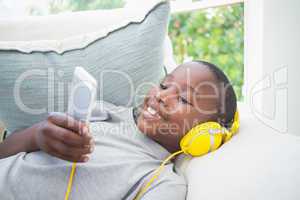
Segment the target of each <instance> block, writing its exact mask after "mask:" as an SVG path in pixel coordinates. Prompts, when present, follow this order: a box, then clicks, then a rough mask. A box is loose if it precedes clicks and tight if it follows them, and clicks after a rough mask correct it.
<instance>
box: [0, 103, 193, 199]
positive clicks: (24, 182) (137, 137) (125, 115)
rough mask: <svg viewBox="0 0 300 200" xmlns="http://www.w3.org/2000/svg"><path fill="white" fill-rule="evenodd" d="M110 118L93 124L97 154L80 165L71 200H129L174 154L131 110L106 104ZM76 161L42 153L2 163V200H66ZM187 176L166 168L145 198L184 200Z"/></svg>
mask: <svg viewBox="0 0 300 200" xmlns="http://www.w3.org/2000/svg"><path fill="white" fill-rule="evenodd" d="M104 107H105V109H107V110H109V112H110V113H111V116H112V117H111V119H110V120H108V121H104V122H97V123H92V124H91V132H92V134H93V137H94V139H95V150H94V152H93V153H92V155H91V159H90V160H89V161H88V163H78V164H77V169H76V174H75V178H74V182H73V187H72V191H71V195H70V199H71V200H76V199H78V200H95V199H100V200H119V199H120V200H121V199H124V200H129V199H133V198H134V196H135V195H136V193H137V192H138V190H139V189H140V188H141V185H142V184H144V183H145V182H146V181H147V180H149V178H150V177H151V175H152V174H153V171H154V170H155V169H156V168H157V167H158V166H159V165H160V164H161V162H162V161H163V160H164V159H165V158H166V157H167V156H168V155H170V153H169V152H168V151H167V150H166V149H165V148H163V147H162V146H161V145H159V144H158V143H156V142H155V141H153V140H151V139H150V138H148V137H147V136H145V135H144V134H143V133H141V132H140V131H139V130H138V128H137V127H136V125H135V122H134V118H133V115H132V111H133V110H132V108H124V107H117V106H114V105H112V104H108V103H105V105H104ZM71 165H72V163H70V162H67V161H64V160H61V159H58V158H55V157H52V156H50V155H48V154H46V153H44V152H41V151H39V152H33V153H25V152H22V153H19V154H17V155H15V156H12V157H8V158H5V159H2V160H0V199H1V200H10V199H17V200H18V199H22V200H40V199H44V200H47V199H49V200H52V199H55V200H57V199H61V200H63V199H64V196H65V192H66V188H67V184H68V178H69V174H70V171H71ZM186 190H187V188H186V183H185V180H184V178H183V176H181V175H178V174H177V173H175V171H174V164H173V163H169V164H167V165H166V167H165V169H164V171H163V172H162V174H161V175H160V176H159V179H158V180H156V181H154V183H153V184H152V185H151V187H150V188H149V189H148V190H147V192H146V193H145V194H144V195H143V197H142V199H143V200H156V199H160V200H164V199H165V200H183V199H185V196H186Z"/></svg>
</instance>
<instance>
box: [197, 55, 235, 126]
mask: <svg viewBox="0 0 300 200" xmlns="http://www.w3.org/2000/svg"><path fill="white" fill-rule="evenodd" d="M194 62H197V63H200V64H202V65H204V66H206V67H208V68H209V70H210V71H211V72H212V73H213V74H214V76H215V78H216V80H217V81H218V83H220V84H222V86H223V87H224V88H225V92H224V93H222V94H225V97H221V98H222V101H224V102H223V103H221V105H220V106H224V108H219V110H220V116H221V117H219V118H218V122H219V123H220V124H221V125H222V126H224V127H226V128H230V127H231V125H232V122H233V119H234V114H235V112H236V110H237V99H236V95H235V92H234V89H233V87H232V85H231V83H230V81H229V80H228V78H227V76H226V75H225V73H224V72H223V71H222V70H221V69H219V68H218V67H217V66H216V65H214V64H212V63H209V62H206V61H202V60H195V61H194Z"/></svg>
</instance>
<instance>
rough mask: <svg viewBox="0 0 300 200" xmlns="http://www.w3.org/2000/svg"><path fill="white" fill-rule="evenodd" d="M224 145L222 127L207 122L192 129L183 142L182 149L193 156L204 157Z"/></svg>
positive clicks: (215, 123) (181, 143)
mask: <svg viewBox="0 0 300 200" xmlns="http://www.w3.org/2000/svg"><path fill="white" fill-rule="evenodd" d="M221 144H222V126H221V125H220V124H218V123H217V122H205V123H202V124H199V125H197V126H195V127H194V128H192V129H191V130H190V131H189V132H188V133H187V134H186V135H185V136H184V137H183V138H182V140H181V142H180V147H181V149H182V150H183V152H184V153H186V154H189V155H191V156H202V155H204V154H207V153H208V152H210V151H214V150H216V149H217V148H218V147H219V146H220V145H221Z"/></svg>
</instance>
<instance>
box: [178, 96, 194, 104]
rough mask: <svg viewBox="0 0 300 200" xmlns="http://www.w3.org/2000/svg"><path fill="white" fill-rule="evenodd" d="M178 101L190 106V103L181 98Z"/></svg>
mask: <svg viewBox="0 0 300 200" xmlns="http://www.w3.org/2000/svg"><path fill="white" fill-rule="evenodd" d="M179 101H181V102H182V103H184V104H189V105H192V104H191V103H190V102H188V100H186V99H185V98H183V97H179Z"/></svg>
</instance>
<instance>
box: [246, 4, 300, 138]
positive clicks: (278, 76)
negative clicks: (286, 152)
mask: <svg viewBox="0 0 300 200" xmlns="http://www.w3.org/2000/svg"><path fill="white" fill-rule="evenodd" d="M299 8H300V1H298V0H246V1H245V82H246V84H245V85H246V88H245V89H246V90H245V92H246V102H247V103H249V105H250V107H251V109H252V112H253V114H254V115H255V116H256V117H257V118H259V119H260V120H261V121H262V122H263V123H265V124H266V125H268V126H270V127H272V128H273V129H275V130H277V131H278V132H279V133H291V134H295V135H298V136H300V131H298V130H297V125H298V124H297V122H300V120H299V119H298V113H300V94H299V90H298V84H299V81H300V78H298V77H299V75H300V12H299Z"/></svg>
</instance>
